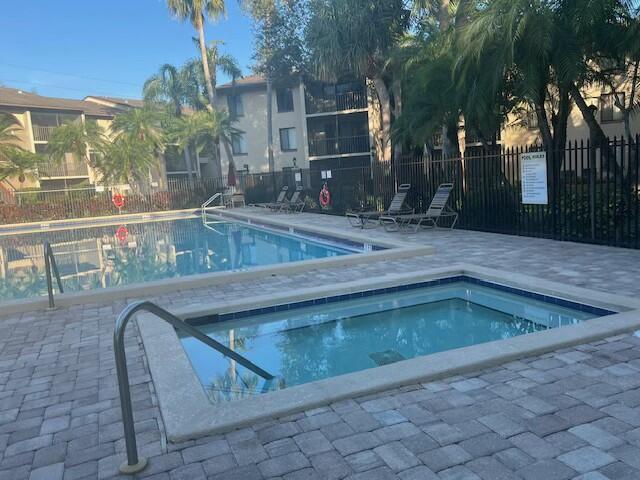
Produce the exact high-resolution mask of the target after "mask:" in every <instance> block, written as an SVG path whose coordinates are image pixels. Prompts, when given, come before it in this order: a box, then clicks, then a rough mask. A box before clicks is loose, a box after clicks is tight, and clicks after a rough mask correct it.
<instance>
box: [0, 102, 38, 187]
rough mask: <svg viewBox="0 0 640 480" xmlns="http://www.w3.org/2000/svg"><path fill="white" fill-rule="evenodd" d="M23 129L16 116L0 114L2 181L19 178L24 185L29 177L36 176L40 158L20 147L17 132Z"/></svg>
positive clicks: (0, 173) (0, 177) (0, 165)
mask: <svg viewBox="0 0 640 480" xmlns="http://www.w3.org/2000/svg"><path fill="white" fill-rule="evenodd" d="M21 128H22V125H21V123H20V121H19V120H18V119H17V118H16V117H15V116H14V115H11V114H9V113H1V112H0V181H3V180H5V179H7V178H9V177H17V178H18V181H19V182H20V183H24V182H25V180H26V179H27V177H33V176H34V170H35V168H36V167H37V165H38V162H39V159H40V157H39V156H38V155H36V154H35V153H31V152H29V151H27V150H25V149H24V148H22V147H21V146H20V144H19V140H20V139H19V138H18V135H17V134H16V130H18V129H21Z"/></svg>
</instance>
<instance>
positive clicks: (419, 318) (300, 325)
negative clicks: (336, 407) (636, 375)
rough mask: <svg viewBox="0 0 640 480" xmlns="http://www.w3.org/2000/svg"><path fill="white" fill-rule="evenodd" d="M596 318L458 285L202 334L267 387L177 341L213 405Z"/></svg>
mask: <svg viewBox="0 0 640 480" xmlns="http://www.w3.org/2000/svg"><path fill="white" fill-rule="evenodd" d="M595 316H598V315H597V314H596V313H593V312H586V311H580V310H577V309H573V308H567V307H564V306H559V305H554V304H552V303H548V302H545V301H540V300H535V299H532V298H525V297H523V296H521V295H515V294H512V293H507V292H504V291H500V290H497V289H494V288H490V287H487V286H483V285H477V284H472V283H468V282H465V281H460V282H455V283H451V284H447V285H443V286H436V287H428V288H420V289H415V290H408V291H402V292H397V293H390V294H384V295H376V296H370V297H364V298H357V299H354V300H347V301H339V302H335V303H328V304H322V305H316V306H313V307H305V308H300V309H296V310H289V311H281V312H275V313H269V314H264V315H256V316H251V317H246V318H243V319H239V320H227V321H222V322H216V323H210V324H205V325H203V326H201V327H199V328H201V329H202V330H203V331H204V332H205V333H206V334H207V335H209V336H210V337H212V338H214V339H216V340H218V341H220V342H222V343H223V344H225V345H227V346H229V347H231V348H233V349H234V350H236V351H237V352H239V353H240V354H242V355H243V356H245V357H246V358H248V359H250V360H251V361H252V362H254V363H255V364H257V365H258V366H260V367H262V368H263V369H265V370H266V371H268V372H269V373H271V374H272V375H275V376H276V377H277V379H276V380H275V381H273V382H271V383H268V382H265V381H263V380H262V379H261V378H259V377H257V376H256V375H254V374H253V373H252V372H250V371H248V370H246V369H245V368H244V367H242V366H239V365H237V364H235V362H232V361H229V360H227V359H226V358H225V357H223V356H221V355H220V354H218V353H217V352H215V351H212V350H211V349H209V348H208V347H206V346H204V345H203V344H201V343H200V342H198V341H197V340H195V339H193V338H190V337H182V338H181V341H182V343H183V345H184V348H185V350H186V352H187V355H188V356H189V358H190V360H191V363H192V364H193V367H194V368H195V371H196V373H197V375H198V377H199V378H200V381H201V382H202V384H203V386H204V388H205V390H206V391H207V393H208V394H209V396H210V398H211V399H212V400H213V401H214V402H217V401H225V400H233V399H237V398H243V397H247V396H252V395H255V394H257V393H261V392H263V391H268V390H274V389H281V388H286V387H289V386H293V385H299V384H303V383H307V382H312V381H315V380H321V379H324V378H329V377H334V376H337V375H342V374H346V373H351V372H356V371H359V370H365V369H368V368H373V367H376V366H380V365H385V364H388V363H393V362H396V361H400V360H404V359H409V358H413V357H417V356H421V355H428V354H431V353H436V352H441V351H444V350H450V349H454V348H460V347H465V346H469V345H474V344H478V343H484V342H490V341H492V340H500V339H506V338H511V337H514V336H517V335H524V334H528V333H532V332H537V331H540V330H545V329H548V328H556V327H561V326H565V325H572V324H575V323H578V322H581V321H583V320H587V319H590V318H593V317H595Z"/></svg>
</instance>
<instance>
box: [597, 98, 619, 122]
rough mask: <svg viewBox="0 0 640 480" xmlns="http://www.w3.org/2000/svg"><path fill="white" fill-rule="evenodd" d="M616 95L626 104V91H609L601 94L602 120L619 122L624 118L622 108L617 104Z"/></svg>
mask: <svg viewBox="0 0 640 480" xmlns="http://www.w3.org/2000/svg"><path fill="white" fill-rule="evenodd" d="M616 95H618V97H620V100H621V101H622V103H623V104H624V102H625V99H624V92H622V93H617V94H613V93H607V94H605V95H601V96H600V121H601V122H619V121H621V120H622V119H623V115H622V110H620V108H619V107H618V106H617V105H616Z"/></svg>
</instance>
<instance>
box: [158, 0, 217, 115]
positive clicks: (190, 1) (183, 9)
mask: <svg viewBox="0 0 640 480" xmlns="http://www.w3.org/2000/svg"><path fill="white" fill-rule="evenodd" d="M167 6H168V7H169V11H170V12H171V13H172V14H173V15H175V16H176V17H177V18H179V19H180V20H182V21H185V20H189V21H190V22H191V24H192V25H193V26H194V28H195V29H196V31H197V32H198V42H199V45H200V56H201V58H202V71H203V73H204V78H205V87H206V89H207V96H208V99H209V108H215V104H216V90H215V87H216V72H215V67H214V68H213V69H212V68H211V66H210V64H209V56H208V53H207V41H206V38H205V34H204V20H205V18H208V19H210V20H218V19H219V18H220V17H221V16H223V15H224V14H225V5H224V0H167Z"/></svg>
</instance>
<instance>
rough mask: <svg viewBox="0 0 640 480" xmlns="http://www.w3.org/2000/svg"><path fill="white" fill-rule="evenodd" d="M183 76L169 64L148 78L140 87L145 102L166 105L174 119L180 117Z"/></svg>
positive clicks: (184, 81)
mask: <svg viewBox="0 0 640 480" xmlns="http://www.w3.org/2000/svg"><path fill="white" fill-rule="evenodd" d="M186 83H187V82H186V78H185V74H184V73H183V72H182V71H180V70H178V69H177V68H176V67H174V66H173V65H171V64H169V63H165V64H164V65H162V66H161V67H160V69H159V70H158V73H156V74H155V75H153V76H151V77H149V78H148V79H147V81H146V82H144V86H143V87H142V94H143V96H144V100H145V102H149V103H160V104H167V105H168V106H170V108H171V109H172V112H173V114H174V115H175V116H176V117H179V116H181V115H182V108H183V104H184V103H185V98H186V90H187V89H186Z"/></svg>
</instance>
